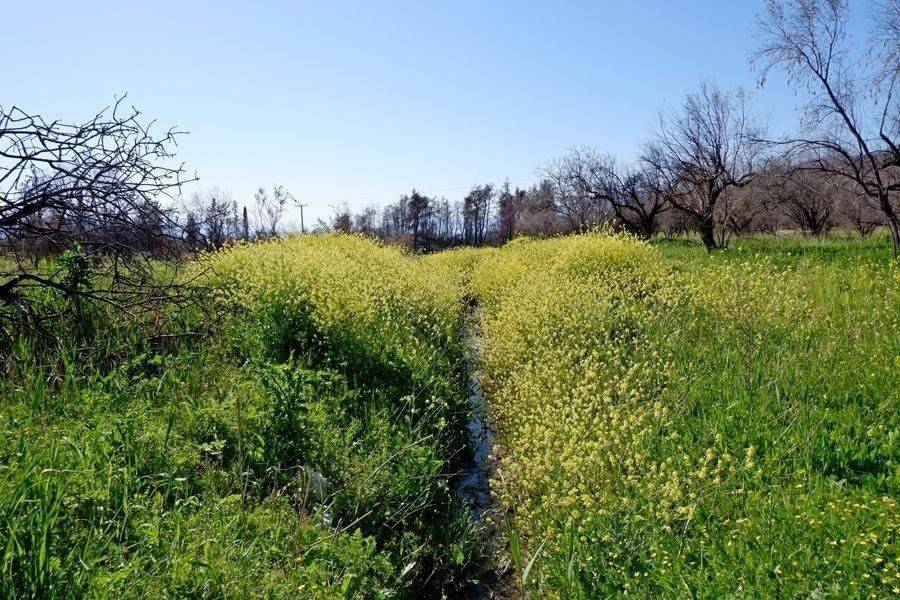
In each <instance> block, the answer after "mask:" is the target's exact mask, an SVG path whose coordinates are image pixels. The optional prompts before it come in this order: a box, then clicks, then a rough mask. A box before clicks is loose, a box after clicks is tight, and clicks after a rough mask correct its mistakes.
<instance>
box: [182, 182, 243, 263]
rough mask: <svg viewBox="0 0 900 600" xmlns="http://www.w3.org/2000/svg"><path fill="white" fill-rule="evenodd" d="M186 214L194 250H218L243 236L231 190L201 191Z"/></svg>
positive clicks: (218, 188)
mask: <svg viewBox="0 0 900 600" xmlns="http://www.w3.org/2000/svg"><path fill="white" fill-rule="evenodd" d="M184 210H185V212H186V214H187V215H188V219H189V222H190V227H189V228H186V232H185V233H186V237H187V239H188V242H189V244H190V246H191V247H192V248H195V249H201V248H202V249H204V250H216V249H218V248H221V247H222V246H223V245H225V243H226V242H228V241H229V240H230V239H233V238H236V237H238V236H239V235H240V233H239V231H240V228H239V226H238V224H237V205H236V204H235V202H234V201H233V200H232V198H231V192H230V191H228V190H223V189H222V188H220V187H218V186H213V187H210V188H208V189H206V190H197V191H195V192H194V193H193V194H191V198H190V201H189V202H188V204H187V205H186V206H185V207H184ZM187 229H189V231H188V230H187Z"/></svg>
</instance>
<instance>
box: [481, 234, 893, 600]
mask: <svg viewBox="0 0 900 600" xmlns="http://www.w3.org/2000/svg"><path fill="white" fill-rule="evenodd" d="M775 250H776V251H774V252H766V251H765V249H763V250H762V251H756V250H754V249H753V248H747V249H742V248H739V249H737V250H736V251H734V252H732V253H731V254H730V255H728V254H725V255H717V256H712V257H708V256H706V255H705V254H698V253H691V252H684V251H681V250H680V249H679V248H678V247H677V246H672V247H667V246H665V245H662V246H661V247H659V248H657V247H651V246H650V245H647V244H644V243H640V242H637V241H633V240H631V239H627V238H624V237H615V236H601V235H587V236H580V237H570V238H564V239H557V240H548V241H529V240H520V241H515V242H513V243H511V244H509V245H507V246H505V247H503V248H502V249H498V250H489V251H485V252H484V253H483V255H482V256H480V257H479V259H478V260H476V261H474V263H473V264H474V266H473V267H472V272H471V275H470V279H469V281H468V284H469V286H470V294H471V295H472V296H473V297H475V298H477V300H478V301H479V302H480V303H481V305H482V311H483V312H482V320H481V335H482V338H483V342H484V347H485V349H484V355H483V357H482V364H481V371H482V373H483V378H484V380H485V389H486V395H487V398H488V401H489V402H490V405H491V407H492V416H493V418H494V420H495V424H496V426H497V427H498V429H499V443H500V450H499V454H500V459H499V467H498V473H497V475H496V480H495V482H494V486H495V492H496V493H497V494H498V495H499V498H500V503H501V505H502V506H503V508H504V509H506V510H508V511H510V512H511V513H512V514H513V515H514V517H513V519H512V522H513V527H515V528H517V530H518V531H519V533H520V534H521V535H522V537H523V539H524V540H527V543H526V547H527V548H528V551H529V552H536V551H537V550H538V549H540V554H539V556H538V557H537V559H536V561H535V565H534V567H533V569H532V572H531V573H530V576H529V581H528V582H527V585H526V587H527V588H528V589H529V590H530V591H532V592H534V593H535V594H536V595H538V596H540V597H562V598H594V597H609V596H610V595H619V594H628V595H633V596H637V597H711V598H713V597H715V598H718V597H735V596H754V597H795V596H801V597H863V598H869V597H872V598H884V597H888V596H892V595H895V594H898V593H900V506H898V492H900V462H898V458H900V414H898V407H900V292H898V290H900V269H898V268H897V265H896V264H895V263H894V264H892V263H891V261H890V259H886V260H871V259H869V258H867V257H866V256H865V255H864V254H859V255H857V254H854V253H848V256H841V255H839V256H837V257H833V256H830V255H829V254H828V253H827V252H820V253H819V254H817V255H815V256H810V257H804V256H798V255H797V253H796V252H795V253H793V254H794V255H793V256H792V253H791V252H790V251H785V249H784V248H777V247H776V248H775Z"/></svg>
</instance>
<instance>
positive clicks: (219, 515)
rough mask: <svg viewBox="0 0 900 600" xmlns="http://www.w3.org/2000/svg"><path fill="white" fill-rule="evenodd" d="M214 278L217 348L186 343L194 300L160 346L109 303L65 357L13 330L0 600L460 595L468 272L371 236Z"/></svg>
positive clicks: (292, 252) (225, 265) (301, 248)
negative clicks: (458, 470)
mask: <svg viewBox="0 0 900 600" xmlns="http://www.w3.org/2000/svg"><path fill="white" fill-rule="evenodd" d="M263 265H265V268H261V267H262V266H263ZM196 268H197V269H199V270H202V271H203V272H204V277H205V279H206V281H207V284H208V285H210V286H214V289H215V290H217V291H216V294H217V296H218V297H217V298H216V305H217V306H218V307H219V310H218V312H217V314H218V315H219V318H220V322H219V323H218V324H217V327H216V332H215V334H214V335H211V336H210V337H208V338H206V339H204V340H202V341H201V342H200V343H196V341H195V340H194V339H193V338H188V339H181V338H179V337H178V336H177V334H178V333H179V332H180V331H192V330H195V329H197V323H196V321H197V319H200V318H201V316H200V315H198V314H190V312H189V311H190V310H191V309H186V311H187V312H188V314H171V315H168V316H167V318H169V319H170V323H169V327H170V329H169V331H168V333H169V334H170V335H171V336H172V337H166V338H157V339H155V340H154V339H150V338H147V337H145V335H144V334H145V329H144V328H143V327H142V324H141V323H138V322H131V323H130V325H129V326H128V327H123V326H119V325H113V324H108V323H119V321H118V320H117V321H107V319H106V315H105V314H104V311H103V310H102V309H99V308H98V311H97V313H96V314H93V315H91V323H92V324H93V326H94V328H93V330H92V331H91V333H89V334H86V335H80V336H79V335H76V334H75V332H74V331H73V332H61V335H60V339H61V340H62V341H61V343H60V344H59V345H58V346H53V347H49V348H48V347H41V346H39V345H38V341H36V340H35V339H33V338H29V337H24V336H22V337H18V338H16V339H15V342H14V344H13V345H12V347H11V348H10V352H9V355H8V358H7V362H6V372H5V375H4V377H3V380H2V392H0V397H2V411H3V418H4V423H5V427H6V435H5V436H3V442H2V446H0V465H2V467H0V513H2V519H0V548H2V549H3V550H2V552H3V553H2V563H0V566H2V576H0V595H2V596H4V597H17V598H20V597H38V596H40V597H72V596H73V595H75V596H78V595H90V596H94V597H105V596H111V595H119V596H126V597H138V596H141V597H143V596H163V595H168V596H172V597H185V596H190V597H224V596H228V597H233V596H260V595H263V596H272V595H274V596H280V597H297V596H301V597H303V596H310V597H363V596H366V597H374V596H385V597H386V596H392V595H396V593H397V592H405V593H406V594H413V595H418V594H420V593H426V592H429V591H430V592H429V593H431V594H435V595H439V593H440V592H445V593H451V592H452V591H453V590H454V589H457V588H458V586H460V585H462V584H463V583H464V581H465V577H466V575H467V573H468V572H469V570H470V567H471V566H472V561H473V559H474V557H475V555H476V553H477V551H478V540H477V539H476V537H475V533H476V532H474V530H473V529H472V526H471V525H470V523H469V518H468V513H467V511H466V510H465V509H464V508H463V507H461V506H459V505H458V504H457V503H456V502H455V501H454V499H453V497H452V496H451V494H450V492H449V489H448V479H449V475H450V473H451V469H452V468H453V464H454V461H456V460H458V458H457V455H458V454H459V452H460V450H461V449H462V447H463V443H464V440H463V439H462V433H461V432H462V430H463V428H464V425H465V421H464V418H465V410H464V408H463V407H464V404H463V403H464V401H465V393H464V390H463V385H464V379H463V371H462V365H461V360H462V351H463V348H462V346H461V345H460V341H459V337H458V336H459V328H460V318H461V312H460V306H461V302H462V295H463V293H462V291H461V289H460V288H459V286H458V284H457V283H455V279H454V278H452V277H444V276H443V274H442V273H440V272H436V271H434V270H433V269H425V268H423V267H422V265H421V264H419V263H418V262H417V261H415V260H411V259H409V258H407V257H405V256H403V255H402V254H401V252H400V251H398V250H396V249H387V248H381V247H378V246H376V245H374V244H372V243H369V242H365V241H362V240H360V239H357V238H353V237H327V238H318V237H317V238H311V237H304V238H292V239H289V240H286V241H272V242H269V243H265V244H257V245H254V246H238V247H235V248H232V249H229V250H227V251H224V252H223V253H220V254H216V255H213V256H211V257H210V258H209V259H207V260H204V261H203V262H202V263H199V264H197V265H196ZM56 301H57V302H60V303H64V302H65V299H64V298H58V299H56ZM194 312H195V313H196V312H197V311H194ZM179 327H180V328H179ZM173 340H174V341H173ZM85 346H88V347H90V348H91V349H92V350H91V351H90V352H89V353H88V352H85V350H84V347H85Z"/></svg>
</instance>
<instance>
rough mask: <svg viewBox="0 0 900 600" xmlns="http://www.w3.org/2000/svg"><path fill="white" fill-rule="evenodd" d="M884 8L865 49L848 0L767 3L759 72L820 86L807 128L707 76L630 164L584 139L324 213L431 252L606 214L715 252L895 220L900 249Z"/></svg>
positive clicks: (892, 11)
mask: <svg viewBox="0 0 900 600" xmlns="http://www.w3.org/2000/svg"><path fill="white" fill-rule="evenodd" d="M873 8H874V11H873V13H872V17H873V18H872V27H871V34H870V37H869V40H868V43H867V45H866V49H865V52H864V55H860V54H859V52H857V50H856V47H855V46H851V45H850V44H849V43H848V40H847V36H846V27H847V21H848V7H847V2H846V0H787V1H782V0H768V1H767V2H766V11H765V14H764V15H763V16H762V17H761V18H760V20H759V23H758V28H759V31H760V33H761V38H762V44H761V47H760V49H759V51H758V52H757V53H756V54H755V55H754V57H753V64H754V65H755V66H756V67H757V68H758V69H759V74H760V84H761V85H762V84H764V82H765V79H766V76H767V75H768V73H769V72H771V71H772V70H774V69H781V70H783V71H784V72H786V73H787V75H788V77H789V80H790V82H791V83H792V84H793V85H794V86H795V87H796V88H797V89H798V91H803V92H806V93H807V94H808V97H809V100H808V102H807V104H806V106H805V107H804V108H805V110H804V112H803V115H804V117H803V119H802V121H801V123H800V127H799V131H800V133H799V134H798V135H797V136H795V137H791V138H786V139H779V140H775V139H772V138H770V137H769V135H768V131H767V128H766V126H765V125H764V124H763V123H762V122H761V121H760V120H759V118H758V117H757V116H756V115H755V114H754V112H753V110H752V107H751V105H750V101H749V98H748V96H747V95H746V94H745V93H744V92H743V91H742V90H740V89H738V90H733V91H730V90H723V89H721V88H720V87H718V86H717V85H715V84H712V83H707V82H704V83H702V84H701V85H700V86H699V89H698V90H697V91H695V92H693V93H691V94H688V95H687V97H686V98H685V100H684V102H683V104H682V106H681V107H680V109H679V110H676V111H668V112H663V113H661V114H660V115H659V122H658V125H657V127H656V129H655V132H654V133H653V134H652V135H651V136H650V138H649V139H647V140H645V142H644V143H643V145H642V150H641V153H640V156H639V158H638V159H637V160H636V161H633V162H632V163H630V164H624V163H622V162H620V161H619V160H618V159H616V157H614V156H612V155H609V154H605V153H603V152H602V151H600V150H598V149H596V148H575V149H572V150H571V151H570V152H569V153H568V154H567V155H565V156H563V157H560V158H557V159H554V160H551V161H549V162H548V163H546V164H545V165H543V166H542V167H541V168H540V169H538V181H537V183H535V184H534V185H532V186H531V187H529V188H528V189H520V188H516V189H515V190H511V189H510V187H509V184H508V183H507V184H504V185H503V186H501V187H497V186H495V185H493V184H491V183H487V184H481V185H476V186H474V187H473V188H472V189H471V191H470V192H469V193H468V194H467V195H466V196H465V197H464V198H462V199H461V200H455V201H448V200H447V199H446V198H433V197H429V196H427V195H425V194H423V193H422V192H420V191H417V190H413V192H412V193H411V194H409V195H404V196H402V197H400V199H399V200H398V201H397V202H396V203H394V204H389V205H387V206H383V207H367V208H365V209H364V210H363V211H361V212H360V213H358V214H353V213H352V212H351V210H350V209H349V208H348V207H347V206H341V207H339V208H338V209H337V210H336V211H335V215H334V217H333V218H332V220H331V222H330V223H326V224H325V225H326V226H328V227H330V228H332V229H337V230H342V231H357V232H361V233H364V234H368V235H374V236H377V237H379V238H381V239H384V240H387V241H390V242H394V243H399V244H404V245H407V246H409V247H411V248H414V249H416V250H424V251H428V250H432V249H438V248H443V247H447V246H452V245H460V244H467V245H481V244H486V243H501V242H504V241H507V240H509V239H511V238H512V237H514V236H515V235H551V234H555V233H566V232H573V231H585V230H586V229H589V228H592V227H596V226H598V225H601V224H609V225H612V226H614V227H617V228H620V229H622V230H625V231H628V232H631V233H633V234H635V235H638V236H640V237H643V238H649V237H651V236H653V235H654V234H656V233H659V232H664V233H670V234H672V233H682V232H687V231H694V232H696V233H697V234H699V237H700V239H701V240H702V242H703V244H704V245H705V246H706V248H707V249H708V250H710V251H713V250H715V249H717V248H721V247H723V246H725V245H726V244H727V242H728V239H729V238H730V237H731V236H734V235H742V234H747V233H753V232H769V233H772V232H776V231H779V230H784V229H793V230H800V231H801V232H803V233H805V234H808V235H822V234H824V233H827V232H828V231H830V230H832V229H834V228H835V227H844V228H851V229H854V230H856V231H858V232H859V233H860V234H861V235H869V234H871V233H872V232H873V231H874V230H875V229H876V228H877V227H879V226H883V227H887V228H888V229H889V231H890V233H891V238H892V241H893V245H894V251H895V253H897V252H900V100H898V97H900V96H898V94H900V90H898V89H897V88H898V87H900V50H898V48H900V0H883V1H882V2H876V3H873Z"/></svg>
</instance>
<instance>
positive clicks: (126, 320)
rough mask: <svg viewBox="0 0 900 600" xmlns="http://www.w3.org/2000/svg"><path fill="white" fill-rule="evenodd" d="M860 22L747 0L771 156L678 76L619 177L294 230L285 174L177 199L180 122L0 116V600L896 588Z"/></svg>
mask: <svg viewBox="0 0 900 600" xmlns="http://www.w3.org/2000/svg"><path fill="white" fill-rule="evenodd" d="M872 8H873V9H874V10H873V11H872V14H871V15H870V16H871V17H873V18H872V19H870V21H871V23H870V38H869V39H868V40H867V41H866V44H865V45H864V46H865V47H863V46H862V45H859V46H857V45H854V44H853V43H852V42H851V41H850V39H849V38H848V36H847V28H848V23H849V12H848V4H847V2H846V1H845V0H768V1H767V2H766V3H765V10H764V12H763V15H762V17H761V18H760V20H759V23H758V27H757V30H758V33H759V34H760V47H759V50H758V52H757V53H756V54H755V55H754V57H753V58H752V63H753V64H754V66H755V68H757V69H758V75H759V77H760V84H763V83H764V82H765V79H766V77H767V76H768V75H769V74H770V73H772V72H773V71H783V72H785V73H786V74H787V75H788V77H789V82H790V83H791V85H793V86H794V87H795V88H796V89H797V90H798V91H802V92H804V93H805V94H806V96H807V103H806V105H805V107H804V109H805V110H804V111H803V113H802V118H801V122H800V123H799V127H798V131H797V132H796V133H795V134H792V135H790V136H787V137H784V138H779V139H772V137H771V135H770V134H769V131H768V128H767V127H766V124H765V123H764V122H763V121H762V120H761V119H759V117H758V116H757V115H756V113H755V111H754V110H753V107H752V102H751V97H750V95H749V94H747V93H746V92H744V91H743V90H740V89H735V90H729V89H723V88H721V87H720V86H718V85H717V84H715V83H714V82H703V83H701V84H700V85H699V86H698V88H697V89H696V91H694V92H692V93H689V94H687V95H686V96H685V99H684V101H683V103H682V104H681V105H680V106H679V107H677V108H675V109H666V110H663V111H662V112H661V114H660V117H659V120H658V124H657V126H656V127H655V128H654V130H653V132H652V134H651V135H650V136H649V137H648V138H647V139H646V140H645V141H644V142H643V143H642V144H641V145H640V152H639V155H638V156H637V158H636V159H635V160H633V161H630V162H627V163H626V162H622V161H621V160H620V159H617V158H616V157H615V156H612V155H610V154H606V153H604V152H602V151H601V150H599V149H596V148H590V147H583V148H573V149H571V150H570V151H569V152H568V153H567V154H566V155H565V156H562V157H559V158H556V159H553V160H550V161H548V162H547V163H545V164H544V165H543V166H542V167H540V168H539V169H538V179H537V181H536V182H535V183H534V184H533V185H532V186H531V187H529V188H528V189H520V188H512V187H511V186H510V184H509V182H506V183H504V184H503V185H502V186H495V185H494V184H492V183H484V184H479V185H476V186H474V187H472V188H471V190H470V191H469V192H468V193H467V194H466V195H465V196H464V197H463V198H461V199H459V200H457V201H450V200H448V199H446V198H434V197H429V196H428V195H426V194H425V193H423V192H420V191H418V190H415V189H414V190H413V191H412V192H411V193H410V194H406V195H403V196H401V197H400V198H399V200H398V201H397V202H396V203H393V204H389V205H387V206H384V207H375V206H372V207H368V208H365V209H363V210H362V211H360V212H357V213H356V214H354V213H353V212H351V210H350V208H349V207H348V206H343V205H341V206H337V207H335V214H334V216H333V218H332V219H331V220H330V222H320V223H319V224H318V225H317V226H316V229H317V230H318V231H316V232H315V234H314V235H306V231H305V225H304V222H303V212H302V211H303V207H305V206H307V205H305V204H299V203H298V201H297V200H296V199H295V198H294V197H293V196H292V195H291V194H290V192H289V191H288V190H286V189H285V188H284V187H282V186H273V187H272V188H271V192H270V191H268V190H266V189H265V188H259V190H258V191H257V192H256V193H255V195H254V198H253V203H252V205H251V206H250V207H249V208H248V206H246V205H244V206H240V205H239V204H238V201H237V200H235V199H233V198H232V197H231V195H230V193H229V192H228V191H227V190H222V189H220V188H218V187H215V186H214V187H211V188H209V189H207V190H206V191H195V192H194V193H193V194H191V195H190V197H189V199H185V197H184V190H183V189H182V185H183V184H189V183H193V182H194V180H195V178H194V177H190V176H188V175H187V174H186V170H185V167H184V166H183V165H182V164H179V163H177V162H175V153H174V150H175V146H176V141H177V139H178V138H179V137H180V136H181V135H182V132H181V131H180V130H178V129H177V128H172V129H169V130H165V131H162V132H158V131H157V129H156V126H155V125H154V122H153V121H150V122H146V121H145V120H144V118H143V116H142V115H141V113H140V112H139V111H137V110H136V109H133V108H132V109H127V108H125V106H124V100H123V99H121V98H120V99H117V101H116V103H115V105H114V106H113V107H112V108H111V109H107V110H104V111H100V112H99V113H97V114H96V115H95V116H93V117H92V118H90V119H88V120H86V121H81V122H77V121H74V122H69V121H63V120H47V119H44V118H43V117H41V116H40V115H37V114H34V113H30V112H26V111H25V110H23V109H21V108H19V107H16V106H12V107H10V108H5V107H3V106H0V418H2V422H3V424H4V427H5V429H4V433H5V435H3V436H2V438H0V596H2V597H4V598H5V597H8V598H63V597H64V598H69V597H96V598H107V597H122V598H132V597H135V598H136V597H148V596H149V597H175V598H181V597H196V598H225V597H285V598H293V597H312V598H398V597H399V598H418V597H435V598H437V597H461V596H464V595H469V594H474V595H476V596H477V594H482V595H483V594H484V590H485V587H486V586H495V587H497V588H498V590H499V591H500V593H501V594H506V595H511V596H519V595H521V596H536V597H548V598H595V597H615V596H637V597H647V598H656V597H668V598H678V597H692V598H693V597H715V598H718V597H743V596H756V597H788V596H790V597H795V596H796V597H808V598H824V597H840V598H843V597H850V598H883V597H890V596H891V595H900V506H898V498H900V411H898V406H900V296H898V293H900V292H898V290H900V263H898V260H900V258H898V256H900V216H898V215H900V205H898V202H900V100H898V98H900V96H898V93H897V91H898V88H900V55H898V51H897V49H898V48H900V36H898V32H900V0H880V1H877V2H874V3H873V6H872ZM292 206H296V207H297V208H299V209H300V227H299V231H297V229H296V228H294V227H291V226H290V225H288V224H287V223H286V217H287V213H288V211H289V210H290V209H291V208H292ZM298 234H299V235H298ZM459 246H470V247H469V248H458V247H459ZM472 378H474V379H478V380H480V381H479V382H477V383H478V384H479V385H478V386H476V387H478V388H479V389H482V388H483V390H484V392H485V394H486V403H487V409H486V412H487V414H486V415H479V418H478V419H477V420H475V419H471V412H472V411H473V406H472V405H470V403H469V401H468V400H469V399H468V396H469V395H470V393H471V392H472V389H471V385H472V381H471V379H472ZM483 420H486V421H487V422H489V423H490V424H491V425H492V427H493V428H494V429H495V430H496V431H495V434H496V437H495V438H492V440H493V444H494V449H495V450H496V456H495V457H494V458H493V459H492V460H493V462H492V463H491V473H490V483H489V485H490V492H491V495H492V498H493V502H494V504H493V505H491V506H490V507H489V508H488V509H487V510H483V507H481V506H477V507H473V506H471V505H470V504H472V502H469V500H470V499H468V498H467V497H466V495H465V494H463V493H459V491H458V490H459V482H460V481H461V480H463V479H465V477H464V476H460V474H461V473H463V474H465V473H466V472H470V470H471V467H472V465H473V464H474V462H475V461H473V459H472V455H473V454H477V453H473V448H472V446H473V439H472V435H473V434H472V431H471V427H470V425H471V424H472V423H473V422H475V421H477V422H482V421H483ZM482 479H483V478H482ZM476 509H477V510H476ZM478 511H481V513H483V514H479V512H478ZM507 566H508V568H507Z"/></svg>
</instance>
